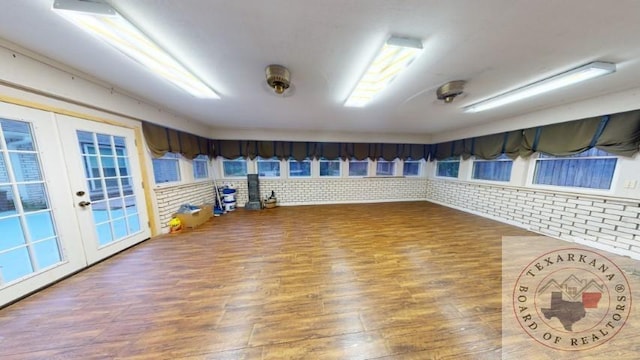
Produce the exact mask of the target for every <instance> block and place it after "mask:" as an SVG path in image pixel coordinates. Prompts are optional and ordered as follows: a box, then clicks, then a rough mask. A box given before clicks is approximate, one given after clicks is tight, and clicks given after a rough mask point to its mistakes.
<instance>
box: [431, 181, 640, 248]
mask: <svg viewBox="0 0 640 360" xmlns="http://www.w3.org/2000/svg"><path fill="white" fill-rule="evenodd" d="M426 183H427V194H426V195H427V200H429V201H433V202H436V203H439V204H443V205H447V206H452V207H455V208H459V209H462V210H467V211H469V212H472V213H475V214H478V215H481V216H486V217H490V218H493V219H495V220H499V221H503V222H507V223H510V224H513V225H516V226H520V227H523V228H526V229H529V230H532V231H535V232H538V233H542V234H545V235H549V236H552V237H556V238H560V239H565V240H568V241H576V240H582V241H585V242H586V243H587V245H589V243H591V245H592V246H595V247H599V248H604V249H608V250H611V251H614V252H619V253H624V254H628V255H630V256H632V257H634V258H640V202H638V201H634V200H629V201H627V200H623V199H613V198H609V199H608V198H606V197H598V196H589V195H584V194H576V195H572V194H566V193H554V192H550V191H540V190H535V189H523V188H514V187H504V186H499V185H488V184H475V183H468V182H458V181H446V180H439V179H427V180H426ZM616 250H618V251H616Z"/></svg>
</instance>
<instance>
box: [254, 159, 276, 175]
mask: <svg viewBox="0 0 640 360" xmlns="http://www.w3.org/2000/svg"><path fill="white" fill-rule="evenodd" d="M258 176H260V177H271V178H276V177H280V160H278V159H277V158H271V159H264V158H261V157H258Z"/></svg>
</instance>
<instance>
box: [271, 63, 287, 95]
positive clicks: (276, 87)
mask: <svg viewBox="0 0 640 360" xmlns="http://www.w3.org/2000/svg"><path fill="white" fill-rule="evenodd" d="M265 72H266V75H267V84H268V85H269V87H270V88H272V89H273V91H275V93H276V94H278V95H281V94H282V93H284V92H285V90H287V89H288V88H289V86H291V81H290V74H289V70H288V69H287V68H286V67H284V66H282V65H269V66H267V68H266V69H265Z"/></svg>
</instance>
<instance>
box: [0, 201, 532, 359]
mask: <svg viewBox="0 0 640 360" xmlns="http://www.w3.org/2000/svg"><path fill="white" fill-rule="evenodd" d="M505 235H506V236H517V235H532V234H531V233H528V232H526V231H523V230H521V229H518V228H515V227H511V226H508V225H504V224H501V223H497V222H494V221H490V220H487V219H483V218H480V217H477V216H473V215H469V214H466V213H463V212H459V211H456V210H452V209H448V208H445V207H441V206H438V205H434V204H431V203H427V202H412V203H392V204H391V203H390V204H360V205H331V206H301V207H280V208H276V209H269V210H262V211H244V210H242V209H239V210H237V211H235V212H233V213H229V214H227V215H224V216H222V217H217V218H213V219H212V220H210V221H209V222H207V223H206V224H205V225H203V226H202V227H200V228H198V229H196V230H193V231H185V232H183V233H181V234H172V235H166V236H160V237H157V238H154V239H151V240H149V241H147V242H145V243H143V244H141V245H139V246H136V247H134V248H132V249H129V250H127V251H125V252H123V253H121V254H118V255H116V256H115V257H113V258H111V259H108V260H106V261H104V262H102V263H100V264H98V265H96V266H94V267H92V268H90V269H88V270H85V271H83V272H81V273H79V274H77V275H75V276H73V277H71V278H69V279H66V280H64V281H62V282H60V283H58V284H56V285H54V286H52V287H49V288H47V289H45V290H43V291H41V292H39V293H36V294H34V295H33V296H31V297H29V298H27V299H24V300H22V301H20V302H18V303H16V304H14V305H11V306H9V307H7V308H5V309H2V310H0V358H2V359H112V358H126V359H499V358H500V356H501V310H502V308H501V306H502V305H501V304H502V302H501V292H500V289H501V266H500V264H501V237H502V236H505Z"/></svg>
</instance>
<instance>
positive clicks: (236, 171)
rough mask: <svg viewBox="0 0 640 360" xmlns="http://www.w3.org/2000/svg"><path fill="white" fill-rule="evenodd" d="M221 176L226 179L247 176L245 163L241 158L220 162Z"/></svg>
mask: <svg viewBox="0 0 640 360" xmlns="http://www.w3.org/2000/svg"><path fill="white" fill-rule="evenodd" d="M222 174H223V175H224V177H226V178H231V177H245V176H247V161H246V160H245V159H244V158H241V157H240V158H237V159H233V160H228V159H224V160H222Z"/></svg>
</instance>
